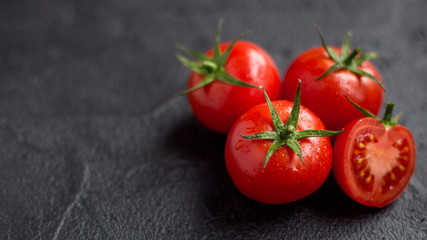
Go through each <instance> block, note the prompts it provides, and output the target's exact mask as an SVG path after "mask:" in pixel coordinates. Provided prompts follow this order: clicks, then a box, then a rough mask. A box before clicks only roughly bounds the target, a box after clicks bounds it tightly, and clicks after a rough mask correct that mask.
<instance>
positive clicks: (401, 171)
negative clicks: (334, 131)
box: [333, 118, 416, 207]
mask: <svg viewBox="0 0 427 240" xmlns="http://www.w3.org/2000/svg"><path fill="white" fill-rule="evenodd" d="M333 156H334V159H333V173H334V176H335V179H336V181H337V183H338V184H339V186H340V187H341V189H342V190H343V191H344V192H345V193H346V194H347V195H348V196H349V197H350V198H352V199H353V200H355V201H357V202H359V203H361V204H364V205H367V206H372V207H384V206H386V205H388V204H390V203H391V202H392V201H393V200H395V199H396V198H398V197H399V195H400V194H401V193H402V192H403V190H404V189H405V188H406V186H407V185H408V184H409V180H410V178H411V176H412V174H413V172H414V167H415V159H416V151H415V144H414V141H413V138H412V135H411V132H410V131H409V130H408V129H407V128H406V127H404V126H402V125H396V126H394V127H390V128H386V127H385V126H384V124H383V123H382V122H381V121H379V120H377V119H374V118H362V119H359V120H354V121H352V122H351V123H349V124H348V125H347V126H345V128H344V132H343V133H342V134H341V135H339V136H337V138H336V139H335V142H334V152H333Z"/></svg>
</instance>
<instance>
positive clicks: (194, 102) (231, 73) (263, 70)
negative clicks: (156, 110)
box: [178, 25, 281, 134]
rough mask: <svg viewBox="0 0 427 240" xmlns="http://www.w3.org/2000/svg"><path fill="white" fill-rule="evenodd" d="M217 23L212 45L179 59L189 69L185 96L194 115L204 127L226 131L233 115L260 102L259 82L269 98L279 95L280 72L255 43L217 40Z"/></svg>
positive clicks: (261, 96) (262, 100)
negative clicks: (204, 50)
mask: <svg viewBox="0 0 427 240" xmlns="http://www.w3.org/2000/svg"><path fill="white" fill-rule="evenodd" d="M219 29H220V25H219V26H218V31H217V36H216V42H215V45H214V48H213V49H211V50H209V51H208V52H207V53H206V54H204V55H203V54H200V53H197V52H194V51H191V50H188V49H185V48H181V49H182V50H184V51H185V52H186V53H188V54H190V55H192V56H194V57H196V58H197V59H198V61H197V62H191V61H189V60H188V59H185V58H184V57H182V56H179V55H178V59H179V60H180V61H181V62H182V63H183V64H184V65H186V66H187V67H189V68H190V69H191V70H192V73H191V75H190V79H189V82H188V90H187V91H186V92H184V93H185V94H188V100H189V103H190V106H191V109H192V112H193V114H194V115H195V117H196V118H197V119H198V120H199V121H200V122H201V123H202V124H203V125H205V126H206V127H207V128H209V129H211V130H213V131H216V132H218V133H223V134H226V133H228V131H229V130H230V128H231V126H232V125H233V123H234V122H235V121H236V119H237V118H238V117H239V116H240V115H242V114H243V112H245V111H246V110H248V109H249V108H250V107H252V106H254V105H256V104H259V103H263V102H264V95H263V93H262V91H261V90H259V87H260V86H262V87H263V88H264V89H266V91H267V92H268V94H269V95H270V97H271V98H272V99H279V97H280V85H281V83H280V76H279V72H278V70H277V67H276V64H275V62H274V61H273V59H272V58H271V57H270V55H269V54H268V53H267V52H266V51H264V50H263V49H262V48H261V47H259V46H257V45H256V44H254V43H251V42H247V41H241V40H237V39H236V40H235V41H233V42H225V43H219V42H218V41H219V36H218V34H219Z"/></svg>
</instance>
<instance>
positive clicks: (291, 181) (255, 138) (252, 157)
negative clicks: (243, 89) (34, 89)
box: [225, 95, 338, 204]
mask: <svg viewBox="0 0 427 240" xmlns="http://www.w3.org/2000/svg"><path fill="white" fill-rule="evenodd" d="M297 96H298V95H297ZM296 102H297V104H298V108H297V109H296V111H294V110H292V112H291V109H293V103H292V102H289V101H286V100H282V101H274V102H273V103H271V102H269V100H268V101H267V104H261V105H257V106H255V107H252V108H251V109H250V110H248V111H247V112H245V113H244V114H243V115H242V116H241V117H240V118H239V119H238V120H237V121H236V123H235V124H234V125H233V127H232V129H231V130H230V132H229V135H228V137H227V141H226V145H225V163H226V167H227V170H228V173H229V175H230V177H231V179H232V181H233V182H234V184H235V186H236V187H237V189H238V190H239V191H240V192H242V193H243V194H244V195H246V196H247V197H249V198H250V199H253V200H255V201H258V202H261V203H267V204H282V203H288V202H292V201H295V200H298V199H301V198H304V197H306V196H308V195H309V194H311V193H313V192H314V191H315V190H316V189H318V188H319V187H320V186H321V185H322V184H323V182H324V181H325V180H326V178H327V177H328V175H329V172H330V169H331V165H332V147H331V143H330V140H329V137H327V136H331V135H332V134H337V133H338V132H330V131H325V130H324V129H325V128H324V125H323V123H322V121H321V120H320V119H319V118H318V117H317V116H316V115H315V114H314V113H313V112H312V111H310V110H309V109H307V108H305V107H303V106H301V108H299V100H298V101H296ZM268 104H271V106H272V107H274V109H275V110H276V111H277V112H276V113H275V114H276V115H274V114H273V113H272V114H271V115H270V111H271V109H269V106H268ZM293 112H297V114H298V113H299V116H298V115H293ZM274 116H277V117H276V119H275V117H274ZM292 116H293V117H292ZM291 118H295V119H294V120H295V121H294V123H292V124H289V121H290V119H291ZM279 119H280V120H281V122H286V124H277V122H278V121H280V120H279ZM295 126H296V127H295ZM306 130H310V131H306ZM313 130H314V131H313ZM307 132H309V134H312V135H311V136H313V137H310V136H308V135H306V136H308V137H306V138H305V137H302V136H301V138H300V137H297V136H300V135H304V134H305V133H307ZM313 132H317V133H318V135H317V136H316V137H314V136H315V135H316V134H313ZM248 135H251V136H248ZM320 135H323V137H320ZM263 137H265V138H266V139H262V138H263ZM296 139H298V140H296ZM267 161H268V163H267Z"/></svg>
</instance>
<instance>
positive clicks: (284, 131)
mask: <svg viewBox="0 0 427 240" xmlns="http://www.w3.org/2000/svg"><path fill="white" fill-rule="evenodd" d="M300 89H301V81H300V83H299V85H298V89H297V93H296V96H295V99H294V104H293V106H292V111H291V113H290V114H289V118H288V120H287V121H286V123H283V122H282V120H281V119H280V117H279V114H278V113H277V112H276V109H274V107H273V104H272V103H271V101H270V99H269V97H268V95H267V93H266V91H265V89H262V90H263V91H264V95H265V99H266V101H267V105H268V108H269V110H270V114H271V118H272V120H273V126H274V131H267V132H260V133H256V134H254V135H251V136H242V135H241V136H242V137H243V138H245V139H248V140H260V139H267V140H272V141H273V143H272V144H271V145H270V148H269V149H268V150H267V154H266V156H265V159H264V165H263V169H265V167H266V166H267V163H268V161H269V160H270V158H271V156H272V155H273V153H274V152H275V151H276V150H277V149H278V148H279V147H281V146H283V145H286V146H288V147H289V148H290V149H292V151H294V152H295V154H297V156H298V157H299V158H300V160H301V163H302V164H303V165H305V163H304V161H303V159H302V152H301V147H300V145H299V143H298V140H299V139H302V138H308V137H329V136H334V135H337V134H340V133H342V130H341V131H328V130H302V131H298V130H297V124H298V118H299V113H300V105H301V101H300Z"/></svg>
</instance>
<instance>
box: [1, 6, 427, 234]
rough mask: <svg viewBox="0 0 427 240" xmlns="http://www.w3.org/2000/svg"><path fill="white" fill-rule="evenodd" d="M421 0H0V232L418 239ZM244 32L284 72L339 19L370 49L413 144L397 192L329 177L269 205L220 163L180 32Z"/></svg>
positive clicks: (425, 131) (421, 208)
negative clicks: (364, 201) (367, 193)
mask: <svg viewBox="0 0 427 240" xmlns="http://www.w3.org/2000/svg"><path fill="white" fill-rule="evenodd" d="M426 12H427V2H426V1H423V0H408V1H399V0H394V1H389V0H382V1H367V0H363V1H339V0H336V1H254V0H251V1H241V2H237V1H235V2H231V1H225V0H224V1H203V2H202V1H187V0H181V1H167V0H156V1H154V0H148V1H138V0H126V1H113V0H110V1H66V0H44V1H30V0H28V1H23V0H21V1H9V0H3V1H1V2H0V239H427V220H426V216H427V200H426V199H427V183H426V182H427V177H426V176H427V162H426V159H425V158H426V153H427V150H426V144H427V140H426V138H425V136H426V135H427V124H426V117H427V114H426V113H427V107H426V106H427V98H426V94H425V93H426V92H427V87H426V83H425V81H426V76H427V67H426V66H427V17H426V16H427V15H426ZM220 18H223V19H224V26H223V34H222V39H224V40H230V39H232V38H234V37H235V36H236V35H238V34H240V33H241V32H244V31H246V30H247V29H251V30H252V31H253V34H251V35H248V36H246V37H245V38H246V39H247V40H250V41H253V42H255V43H257V44H259V45H260V46H262V47H263V48H264V49H266V50H267V51H268V52H269V53H270V54H271V56H272V57H273V59H274V60H275V61H276V63H277V66H278V68H279V70H280V72H281V74H283V73H284V72H285V70H286V67H287V65H288V64H289V63H290V61H291V60H292V59H293V58H294V57H295V56H296V55H298V54H299V53H301V52H302V51H304V50H305V49H307V48H309V47H313V46H318V45H319V44H320V42H319V39H318V36H317V34H316V32H315V30H314V28H313V24H318V25H319V26H320V28H321V29H322V30H323V33H324V34H325V38H326V40H327V42H328V43H330V44H340V42H341V40H342V39H343V37H344V35H345V34H346V32H347V31H348V30H352V32H353V41H352V43H353V44H352V46H362V50H364V51H376V52H378V53H380V54H381V55H382V56H383V58H384V61H378V60H374V63H375V64H376V66H377V67H378V69H379V70H380V71H381V73H382V77H383V79H384V82H385V85H386V87H387V92H386V99H385V100H386V101H394V102H396V107H395V112H396V113H397V112H399V111H404V115H403V117H402V118H401V120H400V122H401V123H402V124H404V125H406V126H407V127H408V128H410V129H411V130H412V132H413V135H414V138H415V142H416V146H417V150H418V156H417V164H416V170H415V173H414V176H413V178H412V180H411V182H410V184H409V186H408V188H407V189H406V191H405V192H404V193H403V194H402V196H401V197H400V198H399V199H398V200H396V201H395V202H394V203H393V204H391V205H389V206H388V207H386V208H383V209H375V208H368V207H364V206H361V205H359V204H357V203H355V202H353V201H352V200H350V199H349V198H348V197H346V196H345V195H344V194H343V193H342V192H341V191H340V189H339V188H338V186H337V185H336V183H335V182H334V180H333V178H332V177H330V178H329V179H328V180H327V182H326V183H325V184H324V185H323V186H322V187H321V188H320V189H319V190H318V191H317V192H316V193H314V194H313V195H311V196H309V197H307V198H305V199H303V200H300V201H297V202H294V203H291V204H286V205H280V206H269V205H263V204H258V203H255V202H253V201H251V200H249V199H247V198H245V197H244V196H242V195H241V194H240V193H239V192H238V191H237V190H236V189H235V188H234V186H233V184H232V182H231V180H230V178H229V177H228V175H227V172H226V169H225V164H224V159H223V148H224V142H225V136H222V135H218V134H215V133H212V132H210V131H208V130H206V129H205V128H204V127H203V126H201V125H200V124H199V123H198V122H197V121H196V120H195V119H194V117H193V116H192V114H191V111H190V108H189V105H188V102H187V100H186V98H177V99H173V100H172V101H170V102H168V100H169V98H170V97H171V96H173V95H174V94H176V93H178V92H180V91H182V90H184V89H185V87H186V84H187V77H188V74H189V71H188V70H186V69H185V68H184V67H182V66H181V65H180V64H179V63H178V61H177V60H176V59H175V57H174V53H175V52H176V48H175V44H176V43H182V44H184V45H186V46H189V47H192V48H194V49H197V50H199V51H205V50H207V49H208V48H210V47H211V46H212V44H213V34H214V31H215V28H216V25H217V21H218V20H219V19H220Z"/></svg>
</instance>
